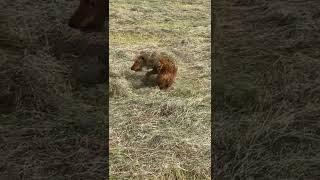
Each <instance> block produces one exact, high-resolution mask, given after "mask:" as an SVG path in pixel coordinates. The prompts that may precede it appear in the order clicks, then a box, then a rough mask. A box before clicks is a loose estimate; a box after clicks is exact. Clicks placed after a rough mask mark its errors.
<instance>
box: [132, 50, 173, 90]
mask: <svg viewBox="0 0 320 180" xmlns="http://www.w3.org/2000/svg"><path fill="white" fill-rule="evenodd" d="M144 67H146V68H147V69H152V70H151V71H149V72H147V73H146V78H148V77H149V76H150V75H152V74H157V79H156V84H157V85H158V86H159V88H160V89H164V90H166V89H168V88H169V87H170V86H171V85H172V84H173V82H174V80H175V78H176V76H177V71H178V68H177V66H176V65H175V63H174V61H173V59H172V58H171V57H169V56H168V55H167V54H166V53H164V52H157V51H150V52H146V51H141V52H140V53H139V54H138V55H137V56H136V57H135V58H134V64H133V65H132V67H131V70H133V71H141V70H142V68H144Z"/></svg>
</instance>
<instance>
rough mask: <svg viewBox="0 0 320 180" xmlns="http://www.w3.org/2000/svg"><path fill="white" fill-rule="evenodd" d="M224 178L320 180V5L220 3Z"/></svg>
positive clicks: (219, 132)
mask: <svg viewBox="0 0 320 180" xmlns="http://www.w3.org/2000/svg"><path fill="white" fill-rule="evenodd" d="M214 6H215V8H216V13H215V16H216V17H217V18H216V26H215V30H214V32H215V35H216V37H217V38H216V40H215V42H214V43H215V46H214V47H215V48H214V49H215V52H216V56H215V61H216V62H215V63H214V65H213V66H214V68H216V72H214V77H215V78H214V85H213V86H214V92H215V95H214V98H215V99H216V100H217V106H216V111H215V114H214V115H215V118H214V123H213V125H214V134H215V136H214V137H213V142H214V143H215V149H214V154H215V161H214V162H215V166H216V167H215V169H216V173H215V176H216V178H217V179H319V177H320V173H319V169H320V156H319V155H320V134H319V133H320V124H319V122H320V121H319V118H320V116H319V115H320V109H319V107H320V96H319V94H320V81H319V80H320V71H319V68H320V61H319V57H320V51H319V48H320V43H319V30H320V21H319V17H320V14H319V9H318V7H319V6H320V2H319V1H316V0H307V1H299V0H298V1H287V2H280V1H276V0H272V1H248V2H244V1H243V2H240V1H238V0H232V1H228V2H227V1H216V2H215V4H214Z"/></svg>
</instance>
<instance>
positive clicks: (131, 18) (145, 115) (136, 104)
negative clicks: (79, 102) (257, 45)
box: [109, 0, 211, 179]
mask: <svg viewBox="0 0 320 180" xmlns="http://www.w3.org/2000/svg"><path fill="white" fill-rule="evenodd" d="M109 13H110V23H109V24H110V25H109V27H110V29H109V35H110V40H109V43H110V46H109V49H110V57H109V59H110V79H109V81H110V89H109V93H110V111H109V114H110V122H109V123H110V139H109V145H110V156H109V159H110V161H109V163H110V177H111V179H210V177H211V176H210V152H211V151H210V127H211V121H210V116H211V114H210V108H211V106H210V103H211V95H210V89H211V84H210V81H211V77H210V75H211V73H210V67H211V61H210V60H211V57H210V46H211V39H210V38H211V37H210V30H211V26H210V1H203V0H197V1H193V2H191V1H190V2H184V1H170V0H166V1H136V0H134V1H130V2H128V1H124V0H120V1H111V2H110V12H109ZM147 48H150V49H161V50H163V51H166V52H167V53H169V54H170V55H171V56H173V57H174V58H175V59H176V61H177V64H178V67H179V70H178V76H177V80H176V82H175V84H174V85H173V87H174V88H173V89H172V90H170V91H168V92H164V91H160V90H159V89H158V88H157V87H152V86H151V87H150V86H145V85H144V84H143V83H142V82H141V80H142V78H143V75H144V73H145V72H144V73H136V72H133V71H131V70H130V66H131V65H132V64H133V61H132V58H133V56H134V55H135V53H136V52H138V51H139V50H141V49H147Z"/></svg>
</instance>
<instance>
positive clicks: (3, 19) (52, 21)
mask: <svg viewBox="0 0 320 180" xmlns="http://www.w3.org/2000/svg"><path fill="white" fill-rule="evenodd" d="M78 3H79V1H77V0H74V1H72V2H71V1H59V2H56V1H39V0H35V1H34V0H21V1H20V0H19V1H16V0H10V1H9V0H5V1H1V3H0V6H1V12H0V122H1V124H0V149H1V151H0V179H53V180H60V179H76V180H79V179H85V180H88V179H103V178H104V177H105V176H106V160H107V156H106V133H105V132H106V126H105V121H106V119H107V117H106V95H107V89H106V87H107V86H106V84H105V83H102V80H103V77H102V76H101V72H103V64H104V62H103V61H102V60H103V58H102V57H103V55H104V53H103V50H104V49H105V47H106V41H107V40H106V38H105V37H106V35H105V32H102V33H96V34H82V33H80V32H78V31H76V30H72V29H70V28H69V27H68V26H67V22H68V19H69V18H70V16H71V14H72V13H73V12H74V11H75V9H76V8H77V6H78ZM77 67H80V68H77ZM82 67H87V68H84V69H81V68H82ZM101 68H102V69H101ZM99 82H100V83H99Z"/></svg>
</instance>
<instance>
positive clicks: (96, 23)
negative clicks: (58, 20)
mask: <svg viewBox="0 0 320 180" xmlns="http://www.w3.org/2000/svg"><path fill="white" fill-rule="evenodd" d="M106 3H107V2H106V1H104V0H80V5H79V7H78V9H77V10H76V11H75V13H74V14H73V15H72V16H71V18H70V20H69V26H70V27H71V28H74V29H79V30H81V31H99V30H101V29H103V26H104V22H105V20H106V16H107V4H106Z"/></svg>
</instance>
